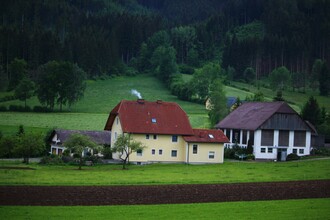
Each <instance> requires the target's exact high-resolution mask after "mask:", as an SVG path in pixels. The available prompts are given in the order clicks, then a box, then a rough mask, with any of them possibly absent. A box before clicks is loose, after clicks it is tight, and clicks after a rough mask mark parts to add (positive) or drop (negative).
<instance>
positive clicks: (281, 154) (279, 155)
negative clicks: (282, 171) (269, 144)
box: [277, 148, 287, 161]
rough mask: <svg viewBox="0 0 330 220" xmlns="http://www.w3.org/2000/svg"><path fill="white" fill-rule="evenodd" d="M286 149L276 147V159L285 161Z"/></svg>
mask: <svg viewBox="0 0 330 220" xmlns="http://www.w3.org/2000/svg"><path fill="white" fill-rule="evenodd" d="M286 156H287V149H286V148H278V149H277V161H286Z"/></svg>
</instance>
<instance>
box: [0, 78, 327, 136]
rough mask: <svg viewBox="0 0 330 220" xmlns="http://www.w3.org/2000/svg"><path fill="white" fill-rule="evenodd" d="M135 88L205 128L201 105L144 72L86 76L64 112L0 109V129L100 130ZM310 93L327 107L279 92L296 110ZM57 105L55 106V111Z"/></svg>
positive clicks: (243, 92) (240, 88) (242, 89)
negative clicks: (311, 99) (97, 77)
mask: <svg viewBox="0 0 330 220" xmlns="http://www.w3.org/2000/svg"><path fill="white" fill-rule="evenodd" d="M184 79H185V80H189V79H191V76H190V75H184ZM132 89H136V90H137V91H139V92H140V93H141V95H142V97H143V98H144V99H146V100H148V101H156V100H158V99H160V100H163V101H168V102H176V103H178V104H179V105H180V106H181V107H182V109H183V110H185V111H186V112H187V114H188V116H189V120H190V122H191V124H192V126H193V127H195V128H209V127H210V123H209V119H208V115H207V110H205V106H204V105H201V104H196V103H191V102H186V101H181V100H179V99H178V98H177V97H176V96H173V95H171V93H170V91H169V90H168V89H167V88H166V87H165V86H164V85H163V84H162V83H161V82H160V81H159V80H158V79H156V78H155V77H153V76H148V75H139V76H133V77H128V76H120V77H115V78H111V79H107V80H97V81H93V80H88V81H87V88H86V91H85V95H84V97H83V98H82V99H81V100H80V101H78V102H77V103H76V104H74V105H73V106H71V107H70V108H69V107H64V109H63V110H64V112H61V113H60V112H54V113H23V112H1V113H0V131H1V132H2V133H3V134H5V135H6V134H13V133H15V132H16V131H17V128H18V126H19V125H23V126H24V127H25V129H26V131H37V132H46V131H47V130H49V129H53V128H63V129H80V130H103V128H104V125H105V123H106V120H107V117H108V114H109V112H110V111H111V110H112V109H113V108H114V107H115V106H116V105H117V104H118V103H119V102H120V101H121V100H123V99H125V100H136V99H137V97H136V96H134V95H132V94H131V90H132ZM257 91H258V89H257V88H256V87H254V86H252V85H248V84H244V83H238V82H231V85H230V86H225V92H226V96H228V97H240V98H241V99H245V97H246V96H248V95H249V96H251V95H253V94H254V93H255V92H257ZM260 91H261V92H262V93H263V94H264V95H265V98H266V100H269V101H270V100H272V98H273V97H274V96H275V91H273V90H271V89H267V88H263V87H261V88H260ZM311 94H313V95H315V97H316V98H317V99H318V101H319V104H320V106H321V107H322V106H324V107H325V108H326V110H327V111H328V112H329V111H330V98H329V97H321V96H318V95H316V94H314V93H312V92H309V93H307V94H302V93H298V92H290V91H285V92H284V94H283V96H284V98H285V99H286V100H287V101H288V102H289V103H290V104H291V106H292V107H293V108H294V109H295V110H296V111H298V112H300V110H301V108H302V106H303V105H304V103H305V102H306V101H307V100H308V98H309V96H310V95H311ZM6 95H10V93H8V92H2V93H0V97H4V96H6ZM10 105H21V106H23V105H24V103H23V102H22V101H19V100H13V101H7V102H1V103H0V106H7V107H9V106H10ZM27 105H29V106H30V107H31V108H33V107H34V106H40V103H39V101H38V99H37V98H36V97H32V98H31V99H29V100H27ZM58 110H59V109H58V108H57V107H56V108H55V111H58Z"/></svg>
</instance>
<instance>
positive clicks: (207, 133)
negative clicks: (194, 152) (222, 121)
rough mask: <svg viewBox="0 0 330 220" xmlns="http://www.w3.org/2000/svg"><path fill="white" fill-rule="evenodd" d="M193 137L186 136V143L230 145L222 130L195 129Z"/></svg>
mask: <svg viewBox="0 0 330 220" xmlns="http://www.w3.org/2000/svg"><path fill="white" fill-rule="evenodd" d="M193 131H194V135H193V136H184V137H183V139H184V140H185V141H186V142H196V143H228V142H229V140H228V138H227V137H226V135H224V133H223V132H222V131H221V130H215V129H213V130H208V129H193Z"/></svg>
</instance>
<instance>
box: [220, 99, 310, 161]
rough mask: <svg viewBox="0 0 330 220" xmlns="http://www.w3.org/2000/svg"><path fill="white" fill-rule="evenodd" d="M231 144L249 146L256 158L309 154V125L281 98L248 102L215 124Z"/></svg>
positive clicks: (269, 158) (277, 157)
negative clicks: (274, 100)
mask: <svg viewBox="0 0 330 220" xmlns="http://www.w3.org/2000/svg"><path fill="white" fill-rule="evenodd" d="M216 128H217V129H221V130H223V132H224V133H225V134H226V136H227V137H228V138H229V140H230V143H227V144H225V146H226V147H231V146H232V145H234V144H236V143H237V144H238V145H240V146H242V147H247V145H249V144H250V145H251V146H253V153H254V155H255V158H256V159H268V160H285V159H286V156H287V155H288V154H291V153H294V154H297V155H299V156H303V155H309V154H310V150H311V135H312V133H313V131H314V130H313V128H312V127H311V126H310V125H309V123H307V122H305V121H304V120H303V119H302V118H301V117H300V116H299V115H298V114H297V112H295V111H294V110H293V109H292V108H291V107H290V106H289V105H288V104H287V103H285V102H248V103H244V104H242V105H241V106H239V107H238V108H237V109H236V110H235V111H233V112H231V113H230V114H229V115H228V116H227V117H226V118H224V119H223V120H222V121H220V122H219V123H218V124H217V125H216Z"/></svg>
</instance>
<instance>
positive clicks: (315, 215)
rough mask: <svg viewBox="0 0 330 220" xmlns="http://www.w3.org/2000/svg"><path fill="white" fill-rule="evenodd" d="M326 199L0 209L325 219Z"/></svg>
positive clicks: (82, 215)
mask: <svg viewBox="0 0 330 220" xmlns="http://www.w3.org/2000/svg"><path fill="white" fill-rule="evenodd" d="M329 207H330V199H301V200H284V201H283V200H281V201H253V202H226V203H197V204H168V205H133V206H56V207H55V206H51V207H50V206H44V207H40V206H36V207H33V206H2V207H1V206H0V218H1V219H68V218H70V219H235V220H236V219H276V220H277V219H329V215H330V209H329Z"/></svg>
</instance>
